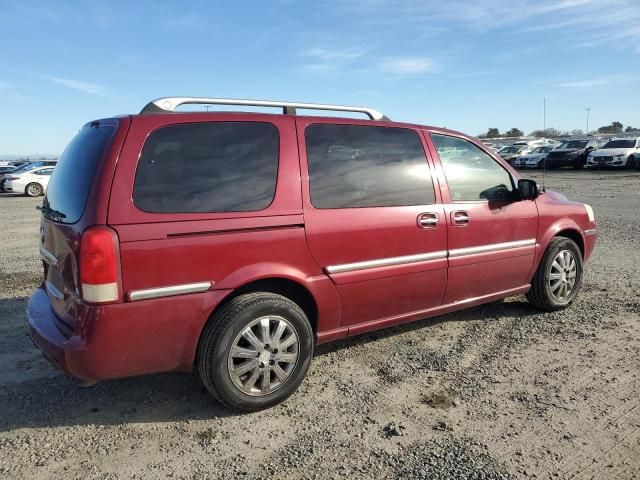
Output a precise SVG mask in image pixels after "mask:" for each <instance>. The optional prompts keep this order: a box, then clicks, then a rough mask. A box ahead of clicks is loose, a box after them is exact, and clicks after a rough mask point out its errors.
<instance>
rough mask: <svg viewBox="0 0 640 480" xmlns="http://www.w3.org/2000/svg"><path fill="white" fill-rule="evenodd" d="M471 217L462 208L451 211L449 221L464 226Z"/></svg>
mask: <svg viewBox="0 0 640 480" xmlns="http://www.w3.org/2000/svg"><path fill="white" fill-rule="evenodd" d="M470 220H471V217H470V216H469V212H466V211H464V210H457V211H455V212H451V223H453V224H454V225H459V226H465V225H468V224H469V221H470Z"/></svg>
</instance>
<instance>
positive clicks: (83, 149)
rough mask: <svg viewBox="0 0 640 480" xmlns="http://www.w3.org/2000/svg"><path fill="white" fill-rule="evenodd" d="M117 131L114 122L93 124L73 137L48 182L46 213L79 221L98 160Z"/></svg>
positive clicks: (45, 202) (60, 220)
mask: <svg viewBox="0 0 640 480" xmlns="http://www.w3.org/2000/svg"><path fill="white" fill-rule="evenodd" d="M114 132H115V128H114V127H113V126H112V125H100V124H99V123H92V124H90V125H87V126H85V127H84V128H83V129H82V130H80V131H79V132H78V134H77V135H76V136H75V137H74V138H73V140H71V143H69V145H68V146H67V148H66V149H65V150H64V152H63V153H62V155H61V156H60V158H59V160H58V163H57V164H56V168H55V169H54V171H53V175H52V176H51V180H50V181H49V186H48V187H47V194H46V196H45V198H44V207H47V208H45V209H43V213H44V214H45V215H47V216H49V217H51V218H53V219H55V220H57V221H59V222H62V223H75V222H77V221H78V220H80V217H82V213H83V212H84V208H85V205H86V203H87V198H88V197H89V191H90V190H91V184H92V183H93V177H94V175H95V173H96V169H97V167H98V163H100V160H101V159H102V157H103V156H104V153H105V152H106V150H107V149H108V148H109V145H110V143H111V139H112V137H113V134H114ZM48 212H49V213H48Z"/></svg>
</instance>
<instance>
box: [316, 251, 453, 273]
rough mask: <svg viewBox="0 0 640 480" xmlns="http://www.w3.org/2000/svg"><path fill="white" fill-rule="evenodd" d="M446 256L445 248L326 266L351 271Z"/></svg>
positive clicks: (332, 269)
mask: <svg viewBox="0 0 640 480" xmlns="http://www.w3.org/2000/svg"><path fill="white" fill-rule="evenodd" d="M443 258H447V252H446V251H445V250H442V251H439V252H431V253H419V254H417V255H405V256H402V257H389V258H380V259H376V260H367V261H364V262H354V263H343V264H342V265H331V266H328V267H326V269H327V272H328V273H344V272H353V271H355V270H365V269H367V268H376V267H390V266H392V265H404V264H406V263H417V262H426V261H428V260H440V259H443Z"/></svg>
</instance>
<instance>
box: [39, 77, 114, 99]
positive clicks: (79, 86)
mask: <svg viewBox="0 0 640 480" xmlns="http://www.w3.org/2000/svg"><path fill="white" fill-rule="evenodd" d="M44 78H46V79H47V80H49V81H51V82H53V83H57V84H58V85H64V86H65V87H69V88H73V89H74V90H78V91H80V92H83V93H87V94H89V95H97V96H101V97H104V96H107V94H108V92H109V89H108V88H107V87H105V86H102V85H98V84H95V83H89V82H83V81H80V80H72V79H70V78H61V77H49V76H45V77H44Z"/></svg>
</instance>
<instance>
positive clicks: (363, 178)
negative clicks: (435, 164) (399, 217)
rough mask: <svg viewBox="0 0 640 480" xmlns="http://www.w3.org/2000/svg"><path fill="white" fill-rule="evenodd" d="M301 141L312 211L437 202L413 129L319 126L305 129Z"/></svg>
mask: <svg viewBox="0 0 640 480" xmlns="http://www.w3.org/2000/svg"><path fill="white" fill-rule="evenodd" d="M305 139H306V144H307V158H308V164H309V181H310V190H311V203H312V204H313V205H314V207H316V208H351V207H388V206H400V205H428V204H431V203H434V202H435V194H434V191H433V183H432V181H431V175H430V173H429V168H428V165H427V159H426V157H425V154H424V149H423V148H422V143H421V142H420V138H419V136H418V134H417V133H416V132H414V131H412V130H407V129H403V128H385V127H369V126H361V125H325V124H318V125H310V126H309V127H307V129H306V132H305Z"/></svg>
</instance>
